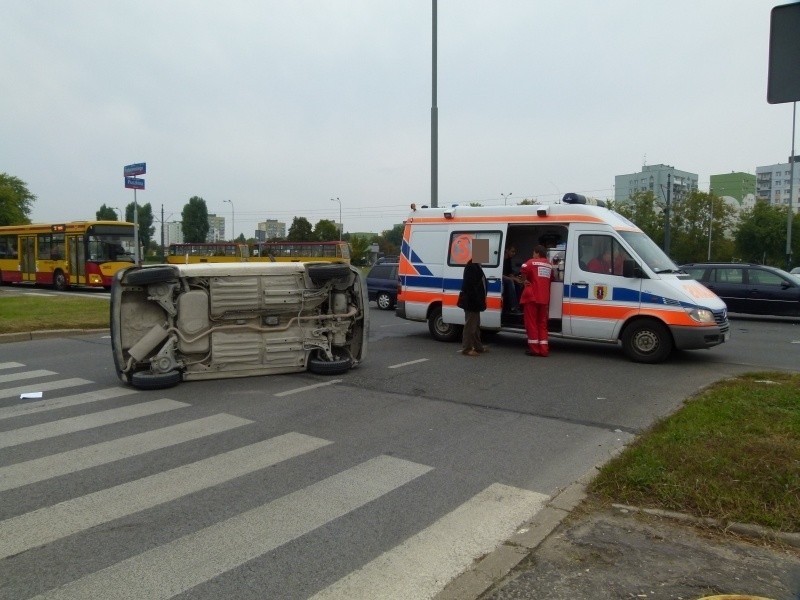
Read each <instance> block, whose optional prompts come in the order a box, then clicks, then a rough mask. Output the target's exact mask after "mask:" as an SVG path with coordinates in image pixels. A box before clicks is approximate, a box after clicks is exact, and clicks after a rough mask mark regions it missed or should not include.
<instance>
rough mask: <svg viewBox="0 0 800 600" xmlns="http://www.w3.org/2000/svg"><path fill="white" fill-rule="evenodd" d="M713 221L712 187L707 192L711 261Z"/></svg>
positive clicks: (709, 258) (709, 260)
mask: <svg viewBox="0 0 800 600" xmlns="http://www.w3.org/2000/svg"><path fill="white" fill-rule="evenodd" d="M713 222H714V188H710V189H709V194H708V258H707V259H706V260H708V262H711V225H712V223H713Z"/></svg>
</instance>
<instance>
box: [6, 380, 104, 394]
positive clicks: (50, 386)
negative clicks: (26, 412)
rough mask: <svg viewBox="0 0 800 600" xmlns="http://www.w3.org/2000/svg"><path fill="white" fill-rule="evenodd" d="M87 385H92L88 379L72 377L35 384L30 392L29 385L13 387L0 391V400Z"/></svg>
mask: <svg viewBox="0 0 800 600" xmlns="http://www.w3.org/2000/svg"><path fill="white" fill-rule="evenodd" d="M89 383H93V382H92V381H89V380H88V379H80V378H79V377H73V378H71V379H62V380H61V381H46V382H44V383H37V384H36V389H35V390H31V386H30V385H26V386H24V387H15V388H8V389H7V390H0V398H13V397H14V396H19V395H20V394H24V393H26V392H31V391H36V392H49V391H51V390H61V389H64V388H68V387H75V386H77V385H87V384H89Z"/></svg>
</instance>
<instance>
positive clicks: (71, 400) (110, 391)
mask: <svg viewBox="0 0 800 600" xmlns="http://www.w3.org/2000/svg"><path fill="white" fill-rule="evenodd" d="M136 393H138V392H137V390H134V389H131V388H124V387H113V388H105V389H102V390H96V391H94V392H85V393H83V394H73V395H72V396H61V397H59V398H49V399H47V400H39V401H38V402H22V403H20V404H15V405H14V406H7V407H5V408H0V421H2V420H3V419H10V418H12V417H21V416H24V415H32V414H34V413H39V412H45V411H48V410H55V409H57V408H65V407H67V406H78V405H80V404H87V403H89V402H98V401H100V400H110V399H111V398H119V397H121V396H130V395H131V394H136Z"/></svg>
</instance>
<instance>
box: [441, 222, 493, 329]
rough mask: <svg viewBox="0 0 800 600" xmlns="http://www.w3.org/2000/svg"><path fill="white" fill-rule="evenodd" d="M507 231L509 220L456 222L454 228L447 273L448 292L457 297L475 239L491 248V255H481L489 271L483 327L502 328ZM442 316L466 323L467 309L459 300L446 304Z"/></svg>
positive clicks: (485, 268)
mask: <svg viewBox="0 0 800 600" xmlns="http://www.w3.org/2000/svg"><path fill="white" fill-rule="evenodd" d="M505 234H506V224H505V223H498V224H495V223H491V224H489V223H487V224H480V225H475V226H473V225H468V226H466V227H462V226H460V225H459V224H455V225H454V226H453V228H452V229H451V230H450V238H449V240H448V253H447V267H446V269H445V271H446V273H447V275H446V276H445V277H444V281H443V287H444V288H445V292H450V294H451V295H453V296H452V297H454V298H457V297H458V292H459V291H460V290H461V282H462V280H463V278H464V266H465V265H466V264H467V261H469V260H470V259H471V258H473V243H474V240H480V242H479V243H478V244H477V247H480V248H481V250H483V249H484V248H487V246H488V248H487V249H488V255H484V256H480V257H479V258H480V259H481V260H480V263H481V267H482V268H483V273H484V275H486V283H487V297H486V310H485V311H484V312H483V313H481V327H489V328H499V327H500V311H501V305H502V293H503V273H502V272H503V240H504V239H505ZM442 317H443V318H444V321H445V322H447V323H456V324H460V325H463V324H464V311H463V310H461V309H460V308H458V307H457V306H456V304H455V302H452V303H446V304H444V305H443V306H442Z"/></svg>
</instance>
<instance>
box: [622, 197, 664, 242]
mask: <svg viewBox="0 0 800 600" xmlns="http://www.w3.org/2000/svg"><path fill="white" fill-rule="evenodd" d="M663 208H664V207H663V206H662V205H661V204H660V203H659V202H658V201H657V200H656V197H655V194H653V192H651V191H649V190H648V191H645V192H641V191H640V192H635V193H633V194H632V195H631V197H630V199H629V200H628V201H626V202H620V203H616V204H614V206H613V209H614V210H615V211H617V212H618V213H619V214H621V215H622V216H623V217H625V218H626V219H628V220H630V221H632V222H633V223H635V224H636V226H637V227H638V228H639V229H641V230H642V231H644V232H645V233H646V234H647V235H648V236H649V237H650V239H652V240H653V241H654V242H655V243H656V244H658V245H660V246H661V247H663V245H664V210H663Z"/></svg>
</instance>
